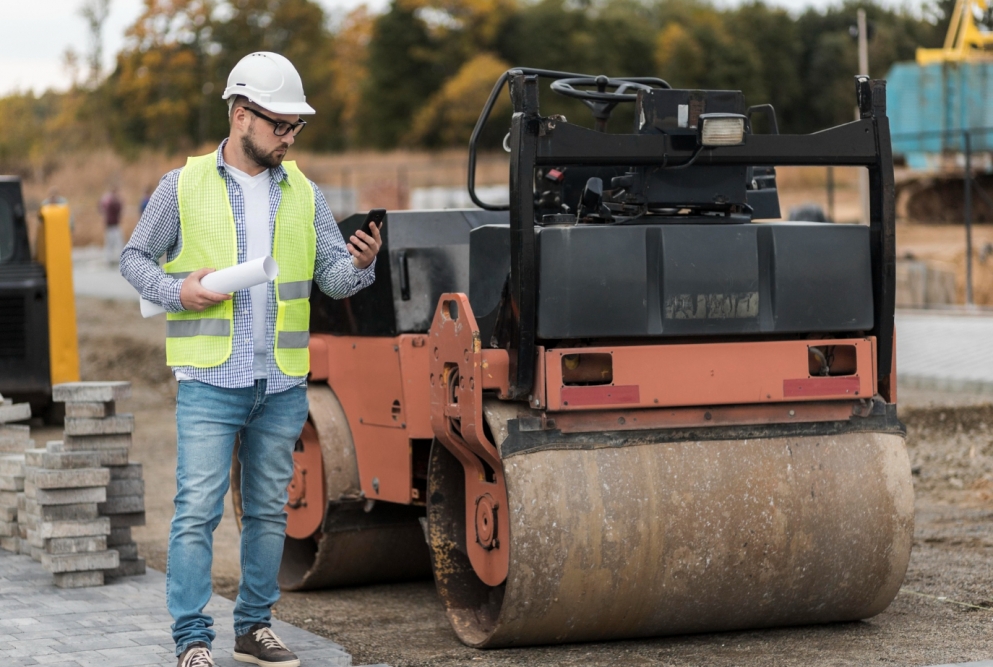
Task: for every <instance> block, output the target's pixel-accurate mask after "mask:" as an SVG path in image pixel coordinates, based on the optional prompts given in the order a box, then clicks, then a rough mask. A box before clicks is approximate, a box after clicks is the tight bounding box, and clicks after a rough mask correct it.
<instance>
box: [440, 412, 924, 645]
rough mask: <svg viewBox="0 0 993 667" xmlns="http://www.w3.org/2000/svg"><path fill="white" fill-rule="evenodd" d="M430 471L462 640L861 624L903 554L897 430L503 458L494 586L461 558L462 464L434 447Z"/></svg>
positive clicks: (887, 589) (587, 448)
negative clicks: (506, 540)
mask: <svg viewBox="0 0 993 667" xmlns="http://www.w3.org/2000/svg"><path fill="white" fill-rule="evenodd" d="M431 463H432V473H431V489H430V494H429V495H430V496H431V503H430V504H429V512H428V514H429V534H430V546H431V549H432V558H433V561H434V567H435V574H436V581H437V583H438V588H439V592H440V593H441V596H442V598H443V600H444V602H445V604H446V607H447V609H448V614H449V618H450V620H451V621H452V624H453V627H454V628H455V630H456V632H457V633H458V635H459V637H460V638H461V639H462V640H463V641H464V642H465V643H467V644H469V645H471V646H477V647H501V646H523V645H534V644H548V643H564V642H577V641H593V640H606V639H620V638H631V637H648V636H663V635H677V634H686V633H699V632H715V631H729V630H741V629H746V628H762V627H774V626H788V625H802V624H811V623H828V622H835V621H852V620H857V619H864V618H868V617H870V616H873V615H875V614H878V613H879V612H881V611H883V610H884V609H885V608H886V607H887V606H888V605H889V603H890V601H891V600H892V599H893V598H894V596H895V595H896V594H897V592H898V590H899V588H900V585H901V583H902V581H903V577H904V575H905V573H906V569H907V563H908V561H909V558H910V548H911V543H912V536H913V509H914V508H913V488H912V482H911V473H910V464H909V460H908V457H907V453H906V448H905V445H904V438H903V436H902V435H901V434H899V433H876V432H869V433H866V432H848V433H841V434H836V435H827V436H819V435H818V436H814V435H806V436H794V437H767V438H759V439H748V440H708V441H688V442H653V441H652V437H651V436H649V435H644V434H639V433H637V432H629V433H628V439H627V440H626V441H625V442H624V443H623V444H622V445H620V446H618V444H617V442H616V441H610V442H609V443H608V442H607V440H606V439H605V441H604V443H603V444H602V445H601V446H598V445H596V444H591V443H590V442H589V440H588V439H587V440H585V441H583V442H582V443H579V444H577V442H576V441H574V440H571V439H570V437H569V436H562V441H561V442H550V443H548V444H547V445H545V446H543V447H542V448H541V449H539V450H537V451H527V452H521V453H516V454H511V455H509V456H504V459H503V463H504V473H505V475H506V480H507V493H508V501H509V516H508V517H507V519H506V520H508V521H509V522H510V523H509V527H510V566H509V573H508V576H507V580H506V582H505V583H504V584H503V585H501V586H498V587H494V588H490V587H486V586H484V585H483V584H482V583H481V582H479V581H478V579H474V574H473V572H472V569H471V566H470V565H468V561H467V559H464V554H462V553H461V552H460V546H461V549H462V550H464V544H465V539H466V538H465V528H464V520H462V521H460V519H459V517H460V514H459V512H460V510H462V508H464V502H465V501H464V499H463V498H461V497H460V491H459V486H460V480H459V476H460V474H461V471H460V466H459V464H458V463H457V462H456V461H455V460H454V457H452V456H451V454H449V453H448V452H447V451H446V450H445V449H444V448H443V447H441V446H440V445H438V444H436V445H435V447H434V449H433V451H432V461H431ZM463 512H464V510H463ZM460 531H461V537H460ZM460 540H461V545H460Z"/></svg>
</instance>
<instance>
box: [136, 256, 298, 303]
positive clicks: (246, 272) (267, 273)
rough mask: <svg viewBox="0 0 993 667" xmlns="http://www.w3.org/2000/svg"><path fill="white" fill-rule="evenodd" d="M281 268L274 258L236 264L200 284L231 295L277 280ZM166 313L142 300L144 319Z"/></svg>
mask: <svg viewBox="0 0 993 667" xmlns="http://www.w3.org/2000/svg"><path fill="white" fill-rule="evenodd" d="M278 275H279V266H278V265H277V264H276V260H274V259H273V258H272V257H260V258H258V259H253V260H252V261H250V262H245V263H244V264H236V265H234V266H231V267H228V268H226V269H221V270H220V271H214V272H213V273H208V274H207V275H205V276H204V277H203V278H201V279H200V284H201V285H203V286H204V287H205V288H207V289H209V290H210V291H211V292H218V293H220V294H230V293H231V292H237V291H238V290H242V289H247V288H249V287H255V286H256V285H261V284H263V283H267V282H269V281H270V280H275V278H276V276H278ZM164 312H165V308H163V307H162V306H158V305H156V304H154V303H152V302H151V301H147V300H146V299H142V300H141V315H142V317H154V316H155V315H161V314H162V313H164Z"/></svg>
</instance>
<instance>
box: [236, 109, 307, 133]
mask: <svg viewBox="0 0 993 667" xmlns="http://www.w3.org/2000/svg"><path fill="white" fill-rule="evenodd" d="M245 111H251V112H252V113H253V114H255V115H256V116H258V117H259V118H261V119H262V120H265V121H268V122H270V123H272V133H273V134H275V135H276V136H277V137H284V136H286V134H287V133H289V132H292V133H293V136H294V137H295V136H297V135H298V134H300V131H301V130H303V128H304V127H305V126H306V125H307V121H305V120H298V121H297V122H295V123H287V122H286V121H284V120H276V119H275V118H269V116H266V115H265V114H263V113H259V112H258V111H256V110H255V109H253V108H251V107H245Z"/></svg>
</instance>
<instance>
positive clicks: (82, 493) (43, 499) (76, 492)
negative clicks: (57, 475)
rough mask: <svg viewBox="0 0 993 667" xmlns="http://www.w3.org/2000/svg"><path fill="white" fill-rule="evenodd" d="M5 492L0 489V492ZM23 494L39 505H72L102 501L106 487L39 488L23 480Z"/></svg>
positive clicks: (104, 498) (105, 493)
mask: <svg viewBox="0 0 993 667" xmlns="http://www.w3.org/2000/svg"><path fill="white" fill-rule="evenodd" d="M2 493H7V492H6V491H0V494H2ZM24 495H25V496H26V497H27V498H30V499H32V500H34V501H35V502H37V503H38V504H39V505H72V504H75V503H102V502H104V501H105V500H107V487H105V486H91V487H84V488H79V489H39V488H37V487H35V485H34V484H32V483H31V482H27V481H25V483H24Z"/></svg>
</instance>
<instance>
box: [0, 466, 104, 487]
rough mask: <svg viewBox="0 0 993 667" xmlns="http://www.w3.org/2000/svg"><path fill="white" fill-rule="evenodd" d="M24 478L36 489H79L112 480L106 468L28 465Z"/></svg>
mask: <svg viewBox="0 0 993 667" xmlns="http://www.w3.org/2000/svg"><path fill="white" fill-rule="evenodd" d="M0 479H2V477H0ZM24 479H25V480H26V481H27V483H28V484H31V485H33V486H34V487H35V488H36V489H78V488H84V487H89V486H107V483H108V482H110V471H109V470H107V469H106V468H72V469H68V470H47V469H45V468H33V467H26V468H25V469H24Z"/></svg>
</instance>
